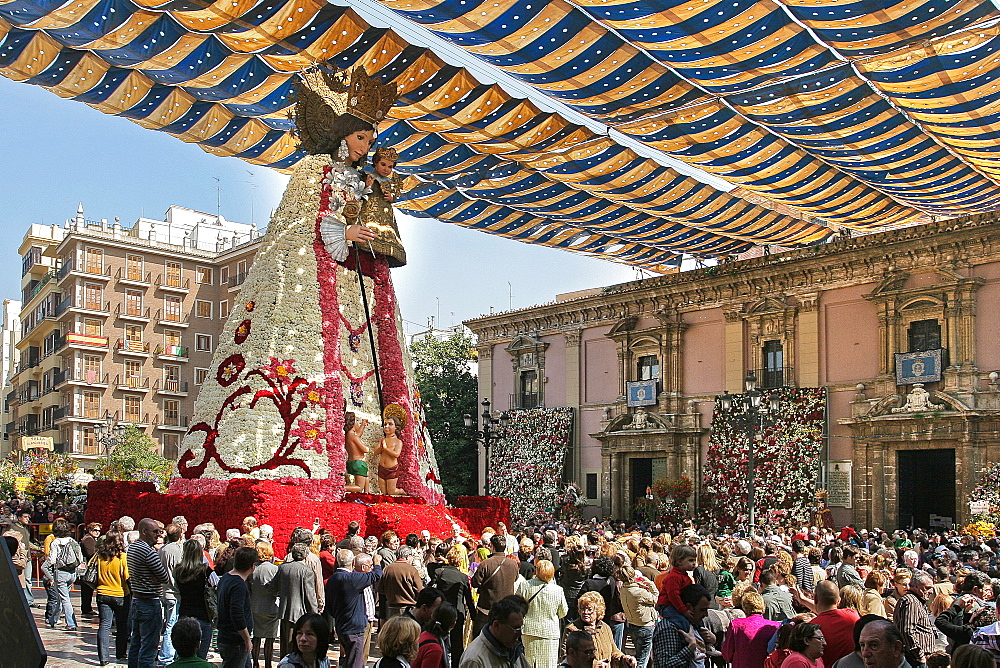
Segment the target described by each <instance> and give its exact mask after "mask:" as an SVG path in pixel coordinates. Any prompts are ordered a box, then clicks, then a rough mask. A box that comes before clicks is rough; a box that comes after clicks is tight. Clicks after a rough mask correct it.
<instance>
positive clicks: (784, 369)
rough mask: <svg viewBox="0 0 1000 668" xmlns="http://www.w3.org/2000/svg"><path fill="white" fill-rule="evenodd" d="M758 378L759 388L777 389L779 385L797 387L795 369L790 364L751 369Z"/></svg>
mask: <svg viewBox="0 0 1000 668" xmlns="http://www.w3.org/2000/svg"><path fill="white" fill-rule="evenodd" d="M750 373H752V374H753V375H754V376H756V378H757V389H760V390H776V389H778V388H779V387H795V369H794V368H792V367H790V366H778V367H769V368H765V369H751V370H750Z"/></svg>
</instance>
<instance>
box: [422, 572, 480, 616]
mask: <svg viewBox="0 0 1000 668" xmlns="http://www.w3.org/2000/svg"><path fill="white" fill-rule="evenodd" d="M430 586H432V587H434V588H435V589H437V590H438V591H440V592H441V593H442V594H443V595H444V600H446V601H448V602H449V603H451V604H452V605H453V606H455V609H456V610H457V611H458V614H460V615H465V614H468V611H469V610H472V609H474V608H475V603H474V602H473V600H472V588H471V587H470V586H469V576H468V575H466V574H465V573H463V572H462V571H460V570H458V569H457V568H455V567H454V566H451V565H448V564H444V565H441V566H438V567H437V569H436V570H435V571H434V577H433V578H432V579H431V584H430Z"/></svg>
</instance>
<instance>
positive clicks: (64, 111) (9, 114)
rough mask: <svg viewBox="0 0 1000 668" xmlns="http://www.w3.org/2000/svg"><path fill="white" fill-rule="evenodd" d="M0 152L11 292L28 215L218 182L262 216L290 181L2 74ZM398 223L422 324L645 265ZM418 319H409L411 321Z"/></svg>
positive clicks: (51, 219) (150, 204)
mask: <svg viewBox="0 0 1000 668" xmlns="http://www.w3.org/2000/svg"><path fill="white" fill-rule="evenodd" d="M0 155H2V158H3V161H2V169H0V174H2V176H0V230H2V232H3V237H2V242H0V244H2V245H0V258H2V259H0V296H2V297H5V298H18V296H19V295H20V280H21V276H20V260H19V258H18V257H17V248H18V246H19V245H20V243H21V238H22V236H23V235H24V231H25V229H26V227H27V225H29V224H30V223H44V224H52V223H59V224H62V223H63V222H64V221H65V220H66V219H67V218H70V217H72V216H73V215H74V214H75V212H76V207H77V203H79V202H82V203H83V206H84V209H85V212H86V215H87V218H91V219H100V218H107V219H109V220H112V219H113V218H114V217H115V216H119V217H120V218H121V220H122V224H123V225H125V226H131V224H132V223H133V222H135V220H136V219H137V218H138V217H139V216H140V215H142V214H143V213H144V214H145V215H146V216H148V217H153V218H158V217H161V216H162V215H163V213H164V212H165V211H166V209H167V207H168V206H169V205H171V204H178V205H181V206H186V207H190V208H192V209H198V210H200V211H205V212H208V213H214V212H215V211H216V196H217V194H218V192H217V190H216V185H219V186H220V187H221V188H222V193H221V213H222V215H223V216H225V217H226V218H228V219H230V220H235V221H239V222H250V221H251V202H252V204H253V211H252V213H253V219H254V220H255V221H256V223H257V225H258V226H259V227H261V228H263V227H264V226H265V225H266V222H267V218H268V216H269V214H270V211H271V210H272V209H273V208H275V207H276V206H277V205H278V202H279V200H280V198H281V192H282V189H283V187H284V184H285V181H286V177H285V176H283V175H281V174H278V173H277V172H274V171H272V170H270V169H266V168H262V167H256V166H254V165H250V164H248V163H246V162H243V161H242V160H238V159H236V158H218V157H215V156H212V155H209V154H208V153H205V152H204V151H202V150H201V149H200V148H198V147H197V146H195V145H193V144H186V143H184V142H182V141H180V140H178V139H175V138H174V137H172V136H170V135H168V134H166V133H162V132H156V131H153V130H146V129H144V128H142V127H140V126H139V125H136V124H135V123H132V122H131V121H129V120H126V119H124V118H118V117H116V116H109V115H106V114H103V113H101V112H99V111H96V110H94V109H92V108H90V107H88V106H86V105H84V104H82V103H79V102H74V101H72V100H66V99H63V98H60V97H58V96H57V95H54V94H53V93H50V92H48V91H46V90H44V89H42V88H39V87H37V86H31V85H28V84H22V83H15V82H13V81H11V80H9V79H7V78H5V77H2V76H0ZM251 173H252V174H253V177H251ZM215 179H218V181H216V180H215ZM251 182H253V183H255V184H256V190H253V189H252V187H251ZM252 194H253V197H251V195H252ZM400 227H401V232H402V235H403V240H404V242H405V244H406V247H407V256H408V261H409V264H408V265H407V266H406V267H402V268H400V269H394V270H393V280H394V282H395V284H396V289H397V292H398V293H399V301H400V307H401V309H402V312H403V317H404V319H406V320H408V321H410V322H412V323H419V324H420V325H423V324H425V323H426V321H427V318H428V317H429V316H433V315H436V314H438V313H440V316H441V318H440V320H439V321H438V322H439V324H441V325H444V326H448V325H451V324H454V323H458V322H460V321H462V320H464V319H467V318H470V317H475V316H477V315H480V314H483V313H489V311H490V308H491V307H493V308H495V309H496V310H506V309H507V308H508V307H509V306H510V305H513V306H514V307H515V308H518V307H525V306H531V305H534V304H539V303H543V302H547V301H551V300H552V299H553V298H554V296H555V295H556V294H558V293H563V292H571V291H574V290H582V289H585V288H591V287H597V286H601V285H610V284H612V283H619V282H622V281H629V280H633V279H634V278H635V277H636V273H635V271H634V270H633V269H631V268H629V267H625V266H623V265H619V264H615V263H612V262H606V261H603V260H597V259H593V258H588V257H583V256H579V255H574V254H572V253H569V252H566V251H560V250H554V249H548V248H541V247H535V246H529V245H527V244H522V243H519V242H515V241H509V240H506V239H501V238H498V237H494V236H491V235H488V234H484V233H482V232H475V231H472V230H467V229H463V228H461V227H457V226H454V225H449V224H446V223H441V222H438V221H433V220H427V219H415V218H408V217H407V218H405V219H404V220H402V221H401V224H400ZM508 283H510V286H508ZM511 294H512V295H513V297H512V298H511V296H510V295H511ZM418 329H419V327H418V326H416V325H413V324H409V323H408V324H407V326H406V330H407V332H410V333H412V332H415V331H418Z"/></svg>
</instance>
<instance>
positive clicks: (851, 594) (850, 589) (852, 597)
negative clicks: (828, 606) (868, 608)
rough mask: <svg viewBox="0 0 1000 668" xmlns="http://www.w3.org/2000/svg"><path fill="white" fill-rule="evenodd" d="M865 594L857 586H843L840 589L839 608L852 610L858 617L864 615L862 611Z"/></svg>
mask: <svg viewBox="0 0 1000 668" xmlns="http://www.w3.org/2000/svg"><path fill="white" fill-rule="evenodd" d="M864 598H865V593H864V590H863V589H861V587H859V586H857V585H844V586H843V587H841V588H840V608H841V609H845V610H853V611H854V612H856V613H858V617H861V616H863V615H865V614H866V613H865V611H864Z"/></svg>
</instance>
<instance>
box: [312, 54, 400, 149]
mask: <svg viewBox="0 0 1000 668" xmlns="http://www.w3.org/2000/svg"><path fill="white" fill-rule="evenodd" d="M299 77H300V78H299V80H298V81H297V82H296V98H295V112H294V119H295V129H296V131H297V133H298V135H299V139H300V140H301V144H302V148H304V149H305V150H306V151H309V152H310V153H312V152H315V149H316V148H317V147H319V146H322V145H323V139H324V137H325V135H326V132H327V131H328V130H329V128H330V125H331V124H332V123H333V121H334V120H335V119H336V118H337V116H339V115H341V114H350V115H351V116H356V117H357V118H360V119H361V120H363V121H367V122H369V123H371V124H372V125H373V126H375V129H376V130H377V129H378V124H379V123H381V122H382V121H384V120H385V117H386V114H388V112H389V109H390V108H391V107H392V105H393V103H395V101H396V97H397V94H398V92H399V89H398V87H397V86H396V84H380V83H378V82H376V81H374V80H372V79H371V78H369V77H368V74H367V73H366V72H365V70H364V69H363V68H361V67H355V68H354V69H351V70H337V71H330V70H327V69H322V68H320V67H318V66H317V67H310V68H309V69H307V70H304V71H302V72H300V73H299Z"/></svg>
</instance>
